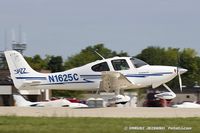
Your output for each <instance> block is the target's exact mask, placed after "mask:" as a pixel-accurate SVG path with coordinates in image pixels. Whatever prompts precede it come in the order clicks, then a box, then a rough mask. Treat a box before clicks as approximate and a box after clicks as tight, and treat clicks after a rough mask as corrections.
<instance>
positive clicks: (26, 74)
mask: <svg viewBox="0 0 200 133" xmlns="http://www.w3.org/2000/svg"><path fill="white" fill-rule="evenodd" d="M5 56H6V60H7V63H8V66H9V70H10V73H11V78H12V80H13V82H14V85H15V87H16V88H17V89H19V90H32V89H59V90H60V89H64V90H96V91H97V92H98V91H102V90H104V91H107V92H108V91H115V93H116V99H117V101H116V103H118V102H119V101H121V103H124V102H127V99H128V98H127V96H124V98H122V97H121V96H123V94H122V95H120V91H123V90H127V89H136V88H144V87H149V86H151V87H152V88H156V87H158V86H160V85H164V84H165V83H167V82H169V81H170V80H172V79H173V78H174V77H176V76H177V75H178V76H179V81H180V82H179V83H180V88H181V90H182V82H181V77H180V75H181V74H183V73H185V72H186V71H187V70H186V69H183V68H178V67H174V66H156V65H149V64H147V63H145V62H144V61H141V60H139V59H137V58H133V57H113V58H108V59H104V58H103V59H102V60H98V61H95V62H92V63H89V64H86V65H84V66H81V67H77V68H73V69H70V70H66V71H63V72H56V73H49V74H47V73H39V72H36V71H35V70H33V69H32V68H31V67H30V66H29V65H28V63H27V62H26V60H25V59H24V58H23V56H22V55H21V54H20V53H19V52H17V51H5ZM165 86H166V85H165ZM167 89H168V90H169V87H168V88H167ZM170 91H171V89H170ZM118 95H120V96H118ZM119 98H121V100H119ZM129 99H130V98H129Z"/></svg>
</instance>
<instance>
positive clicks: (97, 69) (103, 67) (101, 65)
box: [92, 62, 110, 72]
mask: <svg viewBox="0 0 200 133" xmlns="http://www.w3.org/2000/svg"><path fill="white" fill-rule="evenodd" d="M92 70H93V71H95V72H102V71H110V69H109V67H108V64H107V62H103V63H99V64H96V65H94V66H92Z"/></svg>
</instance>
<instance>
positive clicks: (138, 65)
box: [131, 57, 148, 68]
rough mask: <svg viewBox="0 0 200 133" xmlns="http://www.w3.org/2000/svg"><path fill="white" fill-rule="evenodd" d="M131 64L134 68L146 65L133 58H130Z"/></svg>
mask: <svg viewBox="0 0 200 133" xmlns="http://www.w3.org/2000/svg"><path fill="white" fill-rule="evenodd" d="M131 62H132V63H133V65H134V66H135V67H136V68H139V67H141V66H144V65H148V64H147V63H146V62H144V61H142V60H140V59H137V58H134V57H132V58H131Z"/></svg>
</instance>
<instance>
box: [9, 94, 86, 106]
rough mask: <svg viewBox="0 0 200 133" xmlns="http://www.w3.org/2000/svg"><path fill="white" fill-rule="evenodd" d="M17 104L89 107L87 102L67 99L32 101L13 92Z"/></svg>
mask: <svg viewBox="0 0 200 133" xmlns="http://www.w3.org/2000/svg"><path fill="white" fill-rule="evenodd" d="M13 98H14V100H15V106H18V107H70V108H87V107H88V106H87V105H86V104H82V103H72V102H70V101H68V100H66V99H57V100H53V101H42V102H30V101H27V100H26V99H25V98H24V97H23V96H22V95H19V94H13Z"/></svg>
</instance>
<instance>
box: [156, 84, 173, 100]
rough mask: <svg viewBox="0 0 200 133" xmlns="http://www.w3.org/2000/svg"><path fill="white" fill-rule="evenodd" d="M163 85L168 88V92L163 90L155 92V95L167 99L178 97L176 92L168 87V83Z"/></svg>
mask: <svg viewBox="0 0 200 133" xmlns="http://www.w3.org/2000/svg"><path fill="white" fill-rule="evenodd" d="M163 86H164V87H165V88H166V89H167V90H168V92H162V93H158V94H155V95H154V96H155V97H157V98H160V99H165V100H172V99H174V98H175V97H176V94H175V93H174V92H173V91H172V90H171V89H170V88H169V87H168V86H166V84H163Z"/></svg>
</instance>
